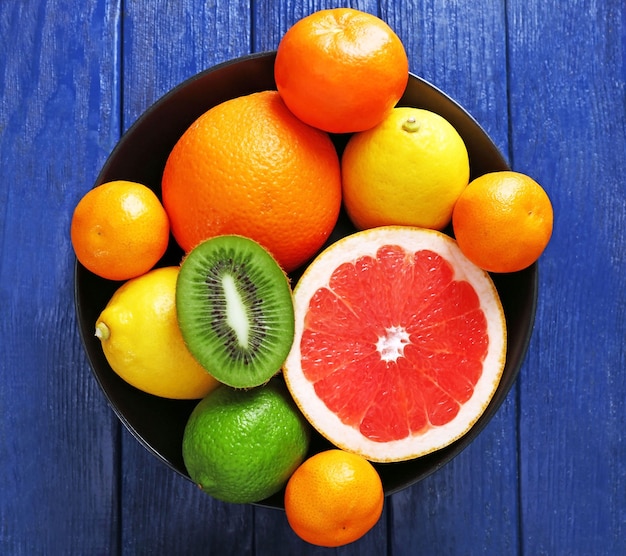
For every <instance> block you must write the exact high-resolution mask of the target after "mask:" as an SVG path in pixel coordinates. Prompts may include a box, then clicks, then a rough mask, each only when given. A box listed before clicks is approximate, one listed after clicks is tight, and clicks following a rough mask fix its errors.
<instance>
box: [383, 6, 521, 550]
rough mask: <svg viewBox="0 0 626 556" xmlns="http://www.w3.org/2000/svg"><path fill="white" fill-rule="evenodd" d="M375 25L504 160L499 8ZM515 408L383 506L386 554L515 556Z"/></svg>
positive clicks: (397, 9)
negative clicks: (389, 525)
mask: <svg viewBox="0 0 626 556" xmlns="http://www.w3.org/2000/svg"><path fill="white" fill-rule="evenodd" d="M383 17H385V18H386V19H387V20H388V21H389V22H390V24H391V25H392V27H393V28H394V29H396V32H397V33H398V34H399V36H400V37H401V39H402V41H403V43H404V44H405V46H406V49H407V52H408V55H409V60H410V69H411V71H412V72H414V73H416V74H417V75H419V76H421V77H424V78H425V79H427V80H429V81H430V82H431V83H433V84H434V85H435V86H436V87H438V88H439V89H441V90H442V91H443V92H444V93H446V94H448V95H449V96H451V97H452V98H454V99H455V100H457V102H459V103H460V104H461V105H462V106H464V107H465V109H466V110H468V111H469V112H470V114H472V115H473V116H474V118H476V119H477V120H478V122H479V123H480V124H481V125H482V126H483V127H484V128H485V129H486V130H487V132H488V133H489V134H490V136H491V137H492V139H493V140H494V142H495V143H496V145H497V146H498V147H499V148H500V150H501V151H502V153H503V154H504V155H505V157H507V154H508V135H509V129H508V117H507V116H508V114H507V111H508V107H507V80H506V69H505V68H506V34H505V25H504V23H505V17H506V14H505V12H504V7H503V6H499V7H498V8H494V6H493V5H491V6H490V7H489V8H486V7H482V6H479V5H477V4H475V3H470V2H465V1H458V0H457V1H452V2H438V1H432V0H430V1H427V0H423V1H422V2H419V3H418V5H415V6H411V5H410V4H409V5H403V4H401V3H395V2H388V3H387V5H386V7H385V9H384V10H383ZM460 22H463V23H462V24H461V23H460ZM524 372H525V370H524V368H523V369H522V370H521V373H524ZM516 407H517V405H516V389H515V387H514V388H513V390H512V391H511V393H510V394H509V396H508V398H507V400H506V401H505V403H504V404H503V406H502V407H501V409H500V411H499V413H498V414H497V415H496V417H495V418H494V419H493V420H492V422H491V423H490V424H489V426H488V427H487V428H486V429H485V430H484V431H483V432H482V433H481V434H480V436H479V437H478V438H477V440H476V441H475V442H474V443H473V444H472V445H471V446H470V447H469V448H468V449H466V450H465V451H464V452H462V453H461V454H460V455H459V456H458V457H457V458H456V459H455V460H453V461H452V462H451V463H450V464H448V465H446V466H445V467H443V468H442V469H441V470H439V471H438V472H437V473H436V474H434V475H432V476H431V477H428V478H427V479H425V480H424V481H422V482H421V483H419V484H418V485H415V486H414V487H412V488H410V489H407V490H406V491H404V492H400V493H398V494H396V495H394V496H393V497H392V498H391V500H390V506H391V508H392V516H393V531H394V535H393V540H392V545H391V546H392V548H393V550H394V553H398V554H422V553H424V554H427V553H429V552H430V551H435V552H434V553H436V554H442V555H444V554H445V555H448V554H450V555H452V554H507V555H509V554H510V555H512V554H517V550H518V497H517V496H518V492H517V489H518V483H517V421H516V418H517V410H516ZM435 547H436V549H435Z"/></svg>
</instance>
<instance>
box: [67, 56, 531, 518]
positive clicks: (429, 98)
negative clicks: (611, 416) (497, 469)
mask: <svg viewBox="0 0 626 556" xmlns="http://www.w3.org/2000/svg"><path fill="white" fill-rule="evenodd" d="M274 58H275V53H262V54H253V55H249V56H244V57H242V58H239V59H236V60H232V61H230V62H226V63H223V64H220V65H218V66H215V67H213V68H211V69H208V70H206V71H203V72H201V73H199V74H198V75H196V76H194V77H192V78H190V79H188V80H187V81H185V82H184V83H182V84H181V85H179V86H178V87H176V88H175V89H173V90H172V91H170V92H169V93H168V94H166V95H165V96H164V97H163V98H161V99H160V100H159V101H158V102H156V103H155V104H154V105H153V106H152V107H150V108H149V109H148V110H146V112H145V113H144V114H143V115H142V116H141V117H140V118H139V119H138V120H137V121H136V122H135V123H134V124H133V126H132V127H131V128H130V129H129V130H128V132H127V133H126V134H125V135H124V136H123V137H122V139H121V140H120V142H119V143H118V145H117V146H116V147H115V149H114V150H113V152H112V153H111V155H110V156H109V158H108V160H107V162H106V164H105V166H104V168H103V169H102V171H101V173H100V175H99V176H98V179H97V182H96V185H98V184H101V183H104V182H107V181H111V180H115V179H126V180H132V181H137V182H139V183H143V184H145V185H147V186H149V187H150V188H152V189H153V190H154V191H155V192H156V193H157V194H159V195H160V190H161V174H162V172H163V168H164V166H165V161H166V159H167V156H168V154H169V152H170V150H171V149H172V147H173V146H174V144H175V143H176V141H177V140H178V138H179V137H180V136H181V135H182V134H183V132H184V131H185V130H186V129H187V127H188V126H189V125H190V124H191V123H192V122H193V121H194V120H195V119H196V118H197V117H198V116H200V115H201V114H202V113H204V112H205V111H206V110H208V109H209V108H211V107H212V106H215V105H216V104H219V103H220V102H223V101H225V100H227V99H230V98H234V97H237V96H241V95H246V94H250V93H253V92H256V91H262V90H267V89H275V88H276V85H275V83H274V72H273V68H274ZM399 104H400V105H403V106H415V107H418V108H425V109H428V110H431V111H433V112H437V113H438V114H441V115H442V116H443V117H445V118H446V119H447V120H448V121H449V122H450V123H452V125H454V127H455V128H456V129H457V130H458V132H459V133H460V135H461V136H462V137H463V139H464V141H465V144H466V145H467V148H468V151H469V158H470V165H471V177H472V178H474V177H477V176H479V175H482V174H484V173H486V172H491V171H497V170H508V169H509V168H508V165H507V163H506V161H505V160H504V158H503V157H502V155H501V154H500V152H499V151H498V149H497V147H496V146H495V145H494V143H493V142H492V141H491V140H490V138H489V137H488V136H487V134H486V133H485V132H484V131H483V129H482V128H481V127H480V126H479V125H478V123H477V122H476V121H475V120H474V119H473V118H472V117H471V116H470V115H469V114H468V113H467V112H466V111H465V110H464V109H463V108H462V107H461V106H459V105H458V104H457V103H456V102H454V101H453V100H452V99H450V98H449V97H448V96H446V95H445V94H444V93H442V92H441V91H439V90H438V89H436V88H435V87H433V86H432V85H430V84H429V83H427V82H425V81H424V80H422V79H420V78H419V77H416V76H414V75H411V76H410V79H409V83H408V85H407V89H406V92H405V94H404V96H403V97H402V99H401V101H400V103H399ZM346 138H347V137H346V136H335V137H333V139H334V141H335V144H336V146H337V149H338V151H339V152H340V151H341V149H342V148H343V145H344V144H345V140H346ZM353 231H355V230H354V228H353V226H352V225H351V223H350V222H349V220H348V219H347V217H346V216H345V214H343V213H342V214H341V215H340V218H339V221H338V223H337V226H336V228H335V230H334V231H333V233H332V235H331V237H330V239H329V242H332V241H335V240H337V239H338V238H340V237H342V236H344V235H346V234H349V233H351V232H353ZM181 256H182V252H181V251H180V249H179V248H178V247H177V246H176V244H175V243H174V242H173V241H172V242H171V245H170V248H169V249H168V252H167V253H166V254H165V256H164V258H163V260H162V261H161V262H160V264H161V265H165V264H178V263H179V262H180V258H181ZM298 276H299V275H298V272H295V273H294V274H293V276H292V279H293V280H294V281H296V280H297V279H298ZM493 279H494V282H495V284H496V287H497V289H498V292H499V294H500V297H501V300H502V304H503V307H504V313H505V317H506V321H507V327H508V354H507V361H506V366H505V368H504V374H503V376H502V379H501V382H500V384H499V386H498V389H497V391H496V393H495V396H494V397H493V399H492V401H491V403H490V404H489V406H488V407H487V409H486V411H485V412H484V414H483V415H482V416H481V418H480V419H479V420H478V422H477V423H476V424H475V425H474V426H473V427H472V429H471V430H470V431H469V432H468V433H467V434H466V435H465V436H463V437H462V438H460V439H459V440H457V441H456V442H454V443H453V444H451V445H450V446H448V447H446V448H443V449H441V450H439V451H437V452H434V453H432V454H429V455H427V456H424V457H421V458H418V459H415V460H411V461H406V462H401V463H391V464H376V467H377V469H378V471H379V472H380V475H381V478H382V481H383V486H384V489H385V493H386V494H391V493H394V492H397V491H399V490H401V489H403V488H406V487H408V486H410V485H412V484H414V483H416V482H417V481H420V480H421V479H423V478H424V477H426V476H428V475H430V474H431V473H433V472H434V471H436V470H438V469H439V468H440V467H442V466H443V465H445V464H446V463H447V462H449V461H450V460H451V459H452V458H454V457H455V456H456V455H457V454H459V453H460V452H461V451H462V450H463V449H464V448H465V447H467V446H468V445H469V444H470V443H471V442H472V441H473V440H474V439H475V438H476V436H477V435H478V434H479V432H480V431H481V430H482V429H483V428H484V427H485V425H486V424H487V423H488V422H489V420H490V419H491V418H492V417H493V416H494V414H495V413H496V411H497V410H498V408H499V407H500V405H501V404H502V402H503V401H504V399H505V398H506V396H507V394H508V392H509V390H510V389H511V386H512V385H513V382H514V381H515V379H516V377H517V374H518V372H519V369H520V367H521V365H522V362H523V359H524V356H525V353H526V350H527V347H528V343H529V341H530V336H531V333H532V328H533V323H534V317H535V310H536V303H537V265H536V263H535V264H534V265H532V266H531V267H529V268H527V269H526V270H523V271H521V272H516V273H513V274H497V275H493ZM119 286H120V283H119V282H111V281H107V280H104V279H102V278H99V277H97V276H95V275H93V274H92V273H90V272H89V271H87V270H86V269H85V268H84V267H82V266H81V265H80V264H79V263H77V264H76V271H75V300H76V309H77V314H78V322H79V326H80V332H81V336H82V341H83V344H84V346H85V349H86V352H87V356H88V358H89V361H90V363H91V366H92V368H93V373H94V375H95V377H96V379H97V381H98V383H99V384H100V387H101V388H102V390H103V391H104V394H105V395H106V397H107V399H108V401H109V403H110V405H111V407H112V408H113V410H114V411H115V412H116V414H117V415H118V417H119V419H120V420H121V421H122V423H123V424H124V425H125V426H126V427H127V428H128V430H129V431H130V432H131V433H132V434H133V435H134V436H135V437H136V438H137V440H138V441H139V442H140V443H141V444H143V445H144V446H145V447H146V448H147V449H148V450H149V451H150V452H151V453H152V454H154V455H155V456H156V457H158V458H159V459H161V460H162V461H163V462H164V463H166V464H167V465H168V466H169V467H171V468H172V469H173V470H174V471H176V472H178V473H180V474H181V475H183V476H184V477H187V478H189V477H188V475H187V471H186V469H185V465H184V463H183V458H182V452H181V443H182V435H183V430H184V427H185V424H186V421H187V418H188V416H189V414H190V413H191V411H192V409H193V407H194V406H195V405H196V403H197V401H174V400H167V399H163V398H158V397H155V396H151V395H149V394H145V393H143V392H141V391H139V390H137V389H135V388H133V387H132V386H130V385H129V384H127V383H126V382H124V381H123V380H122V379H120V378H119V377H118V376H117V375H116V374H115V373H114V372H113V371H112V370H111V368H110V367H109V365H108V363H107V361H106V359H105V357H104V355H103V352H102V348H101V346H100V341H99V340H98V339H97V338H96V337H95V336H94V326H95V322H96V319H97V317H98V316H99V314H100V312H101V311H102V310H103V309H104V307H105V305H106V304H107V302H108V300H109V299H110V297H111V296H112V295H113V292H114V291H115V290H116V289H117V288H118V287H119ZM327 447H329V444H328V443H327V442H326V441H325V440H324V439H322V438H321V437H320V436H318V435H316V434H315V435H314V436H313V440H312V443H311V450H312V451H319V450H321V449H324V448H327ZM259 505H263V506H270V507H277V508H281V507H283V501H282V493H279V494H277V495H275V496H273V497H271V498H269V499H267V500H264V501H262V502H260V503H259Z"/></svg>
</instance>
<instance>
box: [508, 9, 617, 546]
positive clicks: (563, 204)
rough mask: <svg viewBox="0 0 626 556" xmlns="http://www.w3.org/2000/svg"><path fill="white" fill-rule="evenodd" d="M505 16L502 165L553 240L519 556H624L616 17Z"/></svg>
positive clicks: (528, 418) (527, 409)
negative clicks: (506, 159) (538, 189)
mask: <svg viewBox="0 0 626 556" xmlns="http://www.w3.org/2000/svg"><path fill="white" fill-rule="evenodd" d="M508 5H509V10H510V13H509V30H510V47H509V50H510V55H509V60H510V67H509V75H510V94H511V122H512V129H513V136H512V151H513V160H514V162H515V164H516V165H517V166H519V167H520V168H521V169H522V170H523V171H526V172H527V173H530V174H531V175H533V176H534V177H535V178H536V179H537V180H538V181H539V182H540V183H542V184H543V185H544V186H545V187H546V189H547V190H548V193H549V194H550V195H551V197H552V200H553V204H554V209H555V231H554V235H553V238H552V241H551V243H550V245H549V247H548V249H547V251H546V253H545V255H544V257H543V259H542V261H541V266H540V291H541V292H542V293H541V302H540V304H539V311H538V314H537V326H536V334H535V338H534V342H533V347H532V350H531V352H530V357H529V370H528V372H526V373H525V374H524V376H523V377H522V380H521V383H520V384H521V390H520V417H521V420H520V440H521V442H520V446H521V452H520V465H521V467H520V473H521V475H520V476H521V490H520V492H521V501H522V505H521V513H522V516H521V517H522V524H523V546H524V551H525V552H526V553H528V554H557V553H558V554H573V555H576V554H581V555H582V554H624V553H626V512H625V502H626V469H625V467H624V462H625V461H626V436H625V435H624V425H623V423H624V415H625V412H626V410H625V406H624V400H625V399H626V377H625V375H624V369H625V365H624V363H625V355H624V353H625V352H624V339H625V338H626V318H625V315H626V305H625V299H626V298H625V296H624V291H625V290H626V278H625V276H626V273H625V272H624V271H625V270H626V265H625V260H624V243H625V239H626V188H625V186H624V178H623V172H624V156H625V155H626V134H625V130H626V102H625V101H626V93H625V91H626V71H625V65H624V63H625V56H626V51H625V50H624V46H625V43H624V37H625V36H626V25H625V23H626V6H625V5H624V2H623V1H622V0H606V1H605V2H593V1H589V0H576V1H573V2H568V3H564V4H560V5H559V9H554V6H552V5H550V4H549V3H544V2H540V1H537V0H531V1H526V0H524V1H519V0H512V1H510V2H508Z"/></svg>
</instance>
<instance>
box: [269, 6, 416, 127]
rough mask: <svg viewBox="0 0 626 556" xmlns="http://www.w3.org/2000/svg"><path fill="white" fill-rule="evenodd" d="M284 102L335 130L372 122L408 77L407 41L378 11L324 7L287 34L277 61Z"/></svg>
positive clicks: (390, 105) (397, 96)
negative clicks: (377, 15) (371, 12)
mask: <svg viewBox="0 0 626 556" xmlns="http://www.w3.org/2000/svg"><path fill="white" fill-rule="evenodd" d="M274 76H275V79H276V86H277V88H278V91H279V92H280V94H281V96H282V97H283V100H284V101H285V104H287V106H288V107H289V109H290V110H291V111H292V112H293V113H294V114H295V115H296V116H298V118H300V119H301V120H302V121H304V122H306V123H308V124H309V125H312V126H314V127H317V128H320V129H323V130H325V131H329V132H332V133H349V132H354V131H362V130H364V129H368V128H370V127H373V126H374V125H376V124H377V123H378V122H380V121H381V120H382V119H383V118H384V116H385V115H386V114H387V113H388V112H389V111H390V110H391V109H392V108H393V107H394V106H395V105H396V103H397V102H398V100H399V99H400V97H401V96H402V94H403V93H404V90H405V88H406V85H407V82H408V79H409V64H408V58H407V55H406V51H405V49H404V46H403V44H402V42H401V40H400V38H399V37H398V36H397V35H396V33H395V32H394V31H393V30H392V29H391V28H390V27H389V25H387V23H385V22H384V21H383V20H381V19H379V18H378V17H376V16H374V15H371V14H369V13H366V12H362V11H360V10H355V9H352V8H335V9H328V10H320V11H317V12H314V13H312V14H310V15H309V16H307V17H304V18H302V19H300V20H299V21H297V22H296V23H295V24H294V25H293V26H292V27H291V28H289V29H288V30H287V32H286V33H285V34H284V35H283V37H282V39H281V41H280V43H279V45H278V50H277V53H276V63H275V65H274Z"/></svg>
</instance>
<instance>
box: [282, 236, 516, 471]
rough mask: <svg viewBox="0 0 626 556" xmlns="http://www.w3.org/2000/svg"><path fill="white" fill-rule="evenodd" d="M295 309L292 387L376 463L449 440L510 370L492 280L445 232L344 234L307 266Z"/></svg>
mask: <svg viewBox="0 0 626 556" xmlns="http://www.w3.org/2000/svg"><path fill="white" fill-rule="evenodd" d="M294 309H295V318H296V332H295V339H294V343H293V346H292V349H291V352H290V353H289V356H288V357H287V360H286V362H285V365H284V377H285V381H286V383H287V385H288V387H289V390H290V391H291V394H292V396H293V398H294V399H295V401H296V403H297V404H298V406H299V407H300V409H301V411H302V413H303V414H304V415H305V416H306V417H307V419H308V420H309V421H310V422H311V424H312V425H313V426H314V427H315V428H316V429H317V430H318V431H319V432H320V433H321V434H322V435H323V436H325V437H326V438H327V439H328V440H330V441H331V442H332V443H333V444H335V445H336V446H338V447H340V448H343V449H345V450H348V451H351V452H354V453H357V454H360V455H362V456H364V457H366V458H367V459H369V460H370V461H378V462H393V461H403V460H407V459H413V458H416V457H419V456H422V455H425V454H428V453H430V452H433V451H435V450H438V449H440V448H443V447H445V446H447V445H449V444H450V443H452V442H453V441H454V440H456V439H458V438H459V437H461V436H462V435H463V434H465V433H466V432H467V431H468V430H469V429H470V428H471V427H472V425H473V424H474V423H475V422H476V420H477V419H478V418H479V417H480V415H481V414H482V413H483V411H484V410H485V408H486V407H487V405H488V404H489V401H490V400H491V398H492V396H493V394H494V393H495V390H496V388H497V386H498V383H499V381H500V377H501V376H502V371H503V368H504V363H505V358H506V324H505V320H504V312H503V310H502V306H501V303H500V299H499V297H498V293H497V291H496V289H495V286H494V285H493V282H492V281H491V278H490V277H489V275H488V274H487V273H486V272H484V271H483V270H481V269H479V268H478V267H477V266H476V265H474V264H473V263H471V262H470V261H469V260H468V259H467V258H466V257H465V256H464V255H463V254H462V253H461V251H460V249H459V248H458V246H457V244H456V241H455V240H453V239H452V238H450V237H448V236H447V235H445V234H443V233H441V232H438V231H434V230H427V229H422V228H412V227H404V226H386V227H381V228H374V229H369V230H365V231H362V232H358V233H355V234H352V235H350V236H347V237H345V238H343V239H342V240H340V241H338V242H337V243H334V244H333V245H331V246H330V247H329V248H327V249H326V250H325V251H324V252H323V253H321V254H320V255H319V256H318V257H317V258H316V259H315V260H314V261H313V263H311V265H310V266H309V267H308V268H307V270H306V271H305V273H304V274H303V276H302V277H301V279H300V280H299V282H298V283H297V284H296V287H295V288H294Z"/></svg>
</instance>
